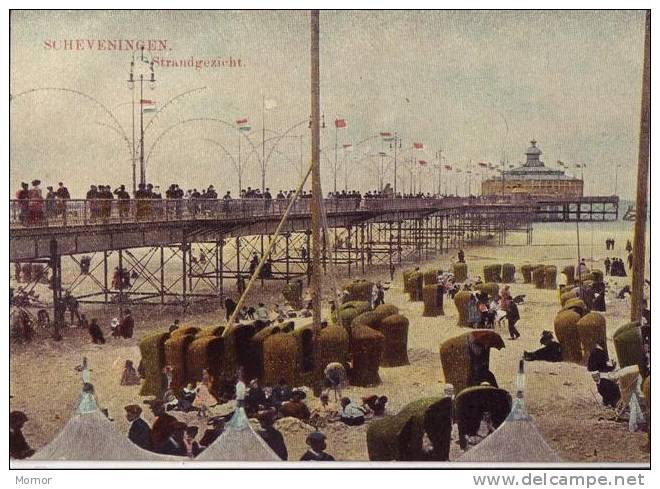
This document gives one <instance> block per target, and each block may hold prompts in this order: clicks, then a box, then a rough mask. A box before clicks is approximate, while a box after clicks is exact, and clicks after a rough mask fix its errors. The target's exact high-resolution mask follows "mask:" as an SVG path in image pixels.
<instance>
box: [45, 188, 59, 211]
mask: <svg viewBox="0 0 660 489" xmlns="http://www.w3.org/2000/svg"><path fill="white" fill-rule="evenodd" d="M46 190H48V192H47V193H46V218H47V219H52V218H53V217H55V216H56V214H57V207H56V205H57V204H56V202H55V197H56V196H57V194H56V193H55V191H54V190H53V187H52V186H50V185H49V186H48V187H46Z"/></svg>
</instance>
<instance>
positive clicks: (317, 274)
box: [310, 10, 322, 330]
mask: <svg viewBox="0 0 660 489" xmlns="http://www.w3.org/2000/svg"><path fill="white" fill-rule="evenodd" d="M311 36H312V37H311V41H312V42H311V52H310V55H311V68H312V69H311V77H310V81H311V83H310V85H311V96H312V97H311V99H312V202H311V206H312V207H311V213H312V250H311V253H312V261H311V265H312V274H311V277H310V278H311V283H310V295H311V298H312V314H313V316H312V319H313V324H314V328H315V330H318V328H320V326H321V267H320V263H321V198H322V195H321V169H320V160H321V134H320V119H321V89H320V81H319V77H320V60H319V11H318V10H312V11H311Z"/></svg>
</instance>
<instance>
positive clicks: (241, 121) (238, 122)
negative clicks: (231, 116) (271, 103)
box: [236, 119, 248, 126]
mask: <svg viewBox="0 0 660 489" xmlns="http://www.w3.org/2000/svg"><path fill="white" fill-rule="evenodd" d="M247 123H248V120H247V119H237V120H236V125H238V126H245V125H247Z"/></svg>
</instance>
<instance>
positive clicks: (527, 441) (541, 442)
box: [458, 360, 562, 463]
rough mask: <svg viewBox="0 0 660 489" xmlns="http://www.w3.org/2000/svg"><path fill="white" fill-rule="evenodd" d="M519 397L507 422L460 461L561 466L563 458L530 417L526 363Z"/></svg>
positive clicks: (521, 366)
mask: <svg viewBox="0 0 660 489" xmlns="http://www.w3.org/2000/svg"><path fill="white" fill-rule="evenodd" d="M516 383H517V395H516V399H515V401H514V404H513V408H512V409H511V412H510V413H509V416H507V418H506V420H504V423H502V424H501V425H500V426H499V428H497V429H496V430H495V431H494V432H493V433H491V434H490V435H488V436H487V437H486V439H485V440H484V441H482V442H481V443H479V444H478V445H477V446H476V447H474V448H471V449H470V450H468V451H467V452H466V453H465V454H464V455H463V456H461V457H460V458H459V459H458V462H491V463H492V462H505V463H511V462H517V463H557V462H561V461H562V460H561V458H559V455H557V453H556V452H555V451H554V450H553V449H552V448H550V446H549V445H548V444H547V442H546V441H545V439H544V438H543V435H541V433H540V432H539V430H538V428H537V427H536V423H534V420H533V419H532V417H531V416H530V415H529V414H527V409H526V408H525V401H524V395H523V392H524V383H525V373H524V361H523V360H521V361H520V364H519V369H518V378H517V379H516Z"/></svg>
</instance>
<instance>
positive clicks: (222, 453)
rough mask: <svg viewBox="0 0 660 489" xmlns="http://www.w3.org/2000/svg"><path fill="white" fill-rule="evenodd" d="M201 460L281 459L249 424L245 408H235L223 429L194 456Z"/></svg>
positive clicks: (250, 460) (273, 460)
mask: <svg viewBox="0 0 660 489" xmlns="http://www.w3.org/2000/svg"><path fill="white" fill-rule="evenodd" d="M195 460H199V461H203V462H211V461H215V462H280V461H281V459H280V458H279V457H278V456H277V455H276V454H275V452H273V450H272V449H271V448H270V447H269V446H268V444H267V443H266V442H265V441H264V440H263V438H261V436H259V435H258V434H257V433H256V432H255V431H254V430H253V429H252V426H250V423H249V421H248V417H247V415H246V414H245V409H243V408H242V407H239V408H236V411H235V412H234V416H233V417H232V419H231V420H230V421H229V423H227V426H226V428H225V431H224V432H223V433H222V434H221V435H220V436H219V437H218V439H217V440H216V441H214V442H213V443H212V444H211V445H209V446H208V447H207V448H206V450H204V451H203V452H202V453H200V454H199V456H197V458H195Z"/></svg>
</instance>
